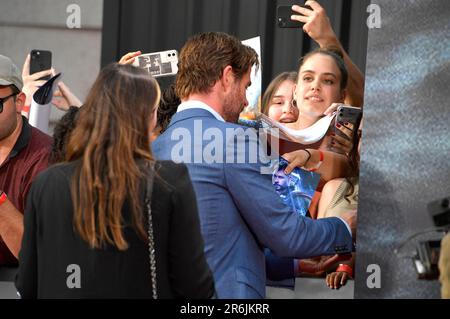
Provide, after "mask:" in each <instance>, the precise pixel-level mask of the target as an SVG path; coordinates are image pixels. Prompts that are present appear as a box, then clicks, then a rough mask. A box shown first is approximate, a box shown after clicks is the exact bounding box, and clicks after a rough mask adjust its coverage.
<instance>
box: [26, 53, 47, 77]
mask: <svg viewBox="0 0 450 319" xmlns="http://www.w3.org/2000/svg"><path fill="white" fill-rule="evenodd" d="M51 67H52V52H50V51H46V50H31V52H30V74H34V73H37V72H40V71H45V70H48V69H50V68H51ZM50 77H51V76H50V75H48V76H45V77H42V78H40V80H46V81H47V80H49V79H50Z"/></svg>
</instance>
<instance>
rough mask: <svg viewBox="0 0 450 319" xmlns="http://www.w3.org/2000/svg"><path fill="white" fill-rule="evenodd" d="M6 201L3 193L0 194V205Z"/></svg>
mask: <svg viewBox="0 0 450 319" xmlns="http://www.w3.org/2000/svg"><path fill="white" fill-rule="evenodd" d="M7 199H8V196H6V194H5V192H2V193H1V194H0V205H1V204H3V203H4V202H6V200H7Z"/></svg>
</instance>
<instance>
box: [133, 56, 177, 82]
mask: <svg viewBox="0 0 450 319" xmlns="http://www.w3.org/2000/svg"><path fill="white" fill-rule="evenodd" d="M132 65H134V66H137V67H140V68H143V69H144V70H146V71H148V73H150V74H151V75H153V76H154V77H160V76H169V75H175V74H177V72H178V52H177V51H176V50H167V51H161V52H154V53H146V54H141V55H139V56H137V57H135V59H134V62H133V64H132Z"/></svg>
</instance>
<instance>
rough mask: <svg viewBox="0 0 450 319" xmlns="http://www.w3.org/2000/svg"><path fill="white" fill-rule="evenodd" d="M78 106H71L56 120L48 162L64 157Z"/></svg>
mask: <svg viewBox="0 0 450 319" xmlns="http://www.w3.org/2000/svg"><path fill="white" fill-rule="evenodd" d="M78 111H79V108H78V107H76V106H71V107H70V108H69V110H68V111H67V112H66V114H64V116H63V117H61V119H60V120H59V121H58V123H57V124H56V126H55V129H54V130H53V145H52V151H51V152H50V158H49V163H50V164H56V163H59V162H63V161H64V160H65V159H66V147H67V142H68V141H69V137H70V133H72V131H73V129H74V127H75V121H76V118H77V114H78Z"/></svg>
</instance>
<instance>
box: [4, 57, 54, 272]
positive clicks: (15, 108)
mask: <svg viewBox="0 0 450 319" xmlns="http://www.w3.org/2000/svg"><path fill="white" fill-rule="evenodd" d="M22 87H23V83H22V79H21V75H20V73H19V70H18V69H17V67H16V66H15V65H14V63H13V62H12V61H11V59H9V58H8V57H6V56H3V55H0V266H4V265H15V264H17V256H18V254H19V250H20V245H21V243H22V234H23V212H24V208H25V202H26V197H27V194H28V190H29V189H30V186H31V182H32V181H33V178H34V177H35V176H36V175H37V174H38V173H39V172H41V171H42V170H44V169H45V168H47V165H48V155H49V152H50V149H51V144H52V139H51V137H50V136H48V135H46V134H44V133H42V132H41V131H39V130H38V129H36V128H34V127H32V126H31V125H30V124H28V121H27V119H26V118H25V117H22V115H21V111H22V108H23V106H24V102H25V98H26V97H25V94H24V93H23V92H22V91H21V90H22Z"/></svg>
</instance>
